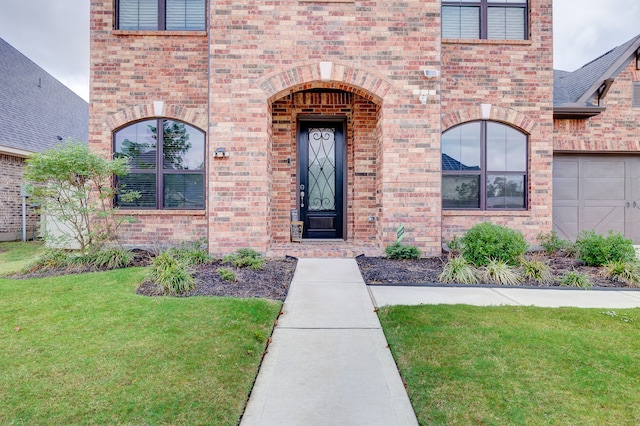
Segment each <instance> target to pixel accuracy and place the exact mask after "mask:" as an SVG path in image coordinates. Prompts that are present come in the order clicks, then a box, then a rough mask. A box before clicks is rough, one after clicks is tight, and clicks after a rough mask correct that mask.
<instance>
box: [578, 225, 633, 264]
mask: <svg viewBox="0 0 640 426" xmlns="http://www.w3.org/2000/svg"><path fill="white" fill-rule="evenodd" d="M575 245H576V248H577V251H578V259H580V260H581V261H583V262H584V263H585V264H586V265H589V266H602V265H605V264H607V263H609V262H629V261H632V260H634V259H635V258H636V252H635V250H634V248H633V242H632V241H631V240H630V239H628V238H625V237H624V236H623V235H622V234H620V233H619V232H616V233H614V232H612V231H609V235H608V236H606V237H605V236H604V235H602V234H596V233H595V232H593V231H583V232H582V233H581V234H580V235H579V236H578V239H577V240H576V243H575Z"/></svg>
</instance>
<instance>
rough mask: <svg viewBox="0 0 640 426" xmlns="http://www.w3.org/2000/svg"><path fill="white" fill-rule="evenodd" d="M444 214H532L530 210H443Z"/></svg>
mask: <svg viewBox="0 0 640 426" xmlns="http://www.w3.org/2000/svg"><path fill="white" fill-rule="evenodd" d="M442 216H478V217H483V216H522V217H527V216H531V212H530V211H529V210H444V209H443V210H442Z"/></svg>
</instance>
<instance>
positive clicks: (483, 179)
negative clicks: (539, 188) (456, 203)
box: [441, 120, 530, 212]
mask: <svg viewBox="0 0 640 426" xmlns="http://www.w3.org/2000/svg"><path fill="white" fill-rule="evenodd" d="M475 123H480V170H445V169H444V167H443V168H442V171H441V173H442V176H443V177H444V176H447V175H449V176H478V177H479V179H480V184H479V189H478V191H479V197H480V206H479V207H477V208H472V207H445V206H444V203H443V205H442V209H443V210H447V211H455V210H468V211H488V212H492V211H526V210H528V209H529V176H530V170H529V135H528V134H527V133H525V132H523V131H522V130H520V129H518V128H516V127H513V126H510V125H509V124H506V123H502V122H499V121H493V120H474V121H468V122H465V123H460V124H458V125H456V126H453V127H450V128H448V129H447V130H445V131H444V132H443V135H444V134H445V133H447V132H448V131H450V130H453V129H456V128H458V127H461V126H465V125H468V124H475ZM489 123H494V124H500V125H502V126H506V127H509V128H511V129H513V130H516V131H517V132H519V133H520V134H522V135H523V136H524V137H525V159H524V160H525V169H526V170H518V171H502V170H488V168H487V125H488V124H489ZM489 175H506V176H524V182H523V185H524V199H523V204H524V206H523V207H522V208H488V207H487V183H488V182H487V179H488V176H489ZM441 196H442V194H441Z"/></svg>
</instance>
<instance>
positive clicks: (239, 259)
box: [222, 248, 265, 271]
mask: <svg viewBox="0 0 640 426" xmlns="http://www.w3.org/2000/svg"><path fill="white" fill-rule="evenodd" d="M222 261H223V262H225V263H231V264H232V265H233V266H235V267H236V268H249V269H251V270H254V271H259V270H261V269H262V267H263V266H264V262H265V260H264V258H263V257H262V255H261V254H260V253H258V252H257V251H255V250H252V249H249V248H241V249H238V250H236V252H235V253H234V254H229V255H226V256H225V257H223V258H222Z"/></svg>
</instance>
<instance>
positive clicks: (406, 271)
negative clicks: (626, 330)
mask: <svg viewBox="0 0 640 426" xmlns="http://www.w3.org/2000/svg"><path fill="white" fill-rule="evenodd" d="M536 257H537V258H539V260H542V261H545V262H547V263H548V264H549V266H550V267H551V273H552V275H553V280H552V281H549V282H543V283H540V282H537V281H530V280H529V281H523V282H522V284H521V286H522V287H560V282H559V281H558V278H559V277H560V276H561V275H562V274H563V273H564V272H569V271H573V270H575V271H576V272H580V273H583V274H586V275H587V276H588V277H589V279H590V280H591V283H592V284H593V286H594V287H608V288H628V287H629V286H628V285H627V284H625V283H622V282H616V281H612V280H610V279H608V278H606V277H604V276H602V274H601V269H600V268H595V267H592V266H585V265H583V264H582V263H581V262H580V261H578V260H576V259H574V258H572V257H568V256H564V255H562V254H558V255H555V256H547V255H543V254H542V253H537V254H536ZM356 261H357V262H358V266H359V267H360V272H361V273H362V276H363V278H364V281H365V283H367V285H406V284H410V285H430V284H439V285H443V284H441V283H440V282H439V281H438V276H439V275H440V273H442V268H443V266H444V264H445V263H446V261H447V258H446V256H442V257H433V258H424V259H417V260H391V259H387V258H382V257H364V256H360V257H357V258H356ZM450 285H458V286H459V285H460V284H450Z"/></svg>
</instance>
